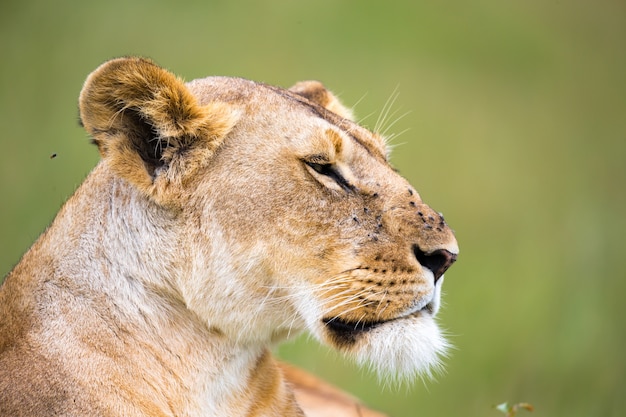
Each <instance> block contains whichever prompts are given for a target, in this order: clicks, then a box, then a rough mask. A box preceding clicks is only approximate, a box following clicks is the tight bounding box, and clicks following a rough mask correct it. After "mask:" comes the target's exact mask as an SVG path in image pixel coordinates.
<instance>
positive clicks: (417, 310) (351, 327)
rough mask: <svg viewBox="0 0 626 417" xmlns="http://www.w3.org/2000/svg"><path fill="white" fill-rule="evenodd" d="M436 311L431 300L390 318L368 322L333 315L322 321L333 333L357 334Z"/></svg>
mask: <svg viewBox="0 0 626 417" xmlns="http://www.w3.org/2000/svg"><path fill="white" fill-rule="evenodd" d="M420 304H422V303H420ZM435 311H436V304H435V301H434V300H431V301H430V302H429V303H427V304H426V305H423V304H422V305H421V306H420V305H419V304H417V305H416V307H414V308H412V309H410V310H408V311H407V312H405V313H404V314H402V315H400V316H397V317H394V318H392V319H389V320H380V321H371V322H368V321H359V322H349V321H345V320H342V319H341V318H339V317H331V318H325V319H322V322H323V323H324V325H325V326H326V327H327V328H328V329H329V330H331V331H332V332H333V333H336V334H339V335H342V336H355V335H358V334H360V333H365V332H368V331H370V330H372V329H375V328H376V327H379V326H382V325H384V324H387V323H392V322H395V321H399V320H403V319H406V318H409V317H417V316H419V315H422V314H428V315H430V316H432V315H433V314H434V312H435Z"/></svg>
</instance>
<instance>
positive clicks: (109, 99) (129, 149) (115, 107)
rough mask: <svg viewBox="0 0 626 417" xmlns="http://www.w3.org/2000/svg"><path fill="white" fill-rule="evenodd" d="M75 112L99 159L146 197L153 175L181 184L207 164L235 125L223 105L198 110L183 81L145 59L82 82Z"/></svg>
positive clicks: (121, 61)
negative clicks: (96, 149)
mask: <svg viewBox="0 0 626 417" xmlns="http://www.w3.org/2000/svg"><path fill="white" fill-rule="evenodd" d="M79 107H80V119H81V123H82V125H83V126H84V127H85V129H86V130H87V132H89V134H91V136H92V137H93V140H94V142H95V143H96V144H97V145H98V149H99V150H100V153H101V154H102V156H103V157H104V158H105V159H109V160H110V162H111V166H112V167H113V168H114V169H115V170H116V172H117V174H118V175H120V176H123V177H125V178H127V179H129V180H130V181H131V182H132V183H134V184H135V185H137V186H138V187H139V188H141V189H143V190H145V191H148V192H150V193H151V194H154V192H155V191H154V188H155V187H157V186H158V184H156V183H155V182H156V180H157V174H163V173H164V175H165V176H166V182H167V183H170V182H181V181H183V180H184V177H185V176H188V175H190V174H192V171H193V170H194V169H197V168H198V167H199V166H201V165H202V164H206V163H207V161H208V160H209V158H210V156H211V155H212V154H213V152H214V151H215V150H216V149H217V147H218V146H219V145H220V143H221V142H222V140H223V138H224V136H226V135H227V134H228V132H229V131H230V129H231V128H232V127H233V125H234V124H235V122H236V117H235V112H234V111H231V109H230V108H229V107H228V106H227V105H226V104H223V103H210V104H208V105H206V106H200V105H198V103H197V101H196V99H195V97H194V96H193V95H192V94H191V92H190V91H189V90H188V89H187V87H186V86H185V84H184V83H183V81H182V80H180V79H179V78H178V77H176V76H175V75H173V74H172V73H170V72H168V71H166V70H165V69H163V68H161V67H159V66H158V65H156V64H155V63H153V62H152V61H150V60H148V59H145V58H134V57H129V58H118V59H113V60H111V61H108V62H105V63H104V64H102V65H101V66H100V67H98V68H97V69H96V70H95V71H94V72H92V73H91V74H90V75H89V77H87V80H86V81H85V84H84V86H83V89H82V91H81V93H80V98H79ZM182 151H184V152H182ZM183 154H184V155H183ZM183 156H184V158H183ZM157 188H158V187H157ZM150 190H152V191H150Z"/></svg>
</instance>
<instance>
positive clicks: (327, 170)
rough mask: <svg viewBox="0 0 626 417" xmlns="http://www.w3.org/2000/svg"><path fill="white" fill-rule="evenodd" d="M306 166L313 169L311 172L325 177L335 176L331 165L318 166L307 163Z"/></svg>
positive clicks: (313, 163)
mask: <svg viewBox="0 0 626 417" xmlns="http://www.w3.org/2000/svg"><path fill="white" fill-rule="evenodd" d="M306 164H307V165H308V166H310V167H311V168H313V171H315V172H317V173H318V174H322V175H325V176H327V177H333V175H337V173H336V171H335V170H333V164H318V163H315V162H308V161H307V163H306Z"/></svg>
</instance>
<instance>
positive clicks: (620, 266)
mask: <svg viewBox="0 0 626 417" xmlns="http://www.w3.org/2000/svg"><path fill="white" fill-rule="evenodd" d="M625 42H626V5H625V3H624V2H623V1H619V0H615V1H611V0H604V1H599V2H591V1H582V0H572V1H567V2H565V1H559V0H512V1H501V0H478V1H473V2H464V1H460V0H456V1H455V0H451V1H443V2H426V1H414V0H404V1H390V2H382V1H379V0H376V1H370V0H359V1H357V0H345V1H342V0H319V1H316V2H300V1H287V0H276V1H238V2H236V1H230V2H229V1H225V0H207V1H197V0H196V1H194V0H186V1H179V2H168V1H147V0H139V1H121V0H108V1H106V2H84V1H82V2H81V1H69V0H60V1H56V2H50V1H43V0H24V1H17V0H5V1H3V2H2V3H0V56H1V57H2V61H1V63H0V132H2V135H1V136H0V143H1V148H0V149H1V151H0V193H1V197H0V235H1V236H2V239H1V241H0V276H3V275H4V274H6V273H7V272H8V271H9V270H10V269H11V267H12V266H13V265H14V264H15V263H16V262H17V261H18V259H19V257H20V255H21V253H23V252H24V251H25V250H26V249H27V248H28V247H29V245H30V244H31V243H32V242H33V241H34V240H35V239H36V237H37V236H38V235H39V233H40V232H41V231H42V230H44V228H45V227H46V225H47V224H48V223H49V222H50V221H51V219H52V218H53V216H54V214H55V213H56V211H57V210H58V208H59V207H60V205H61V204H62V202H63V201H64V200H65V199H66V198H67V197H68V196H69V195H70V194H71V193H72V191H73V190H74V189H75V187H76V186H77V185H78V184H79V183H80V182H81V181H82V179H83V178H84V176H85V175H86V174H87V172H88V171H89V170H90V168H91V167H93V166H94V165H95V163H96V161H97V159H98V155H97V152H96V149H95V147H93V146H90V145H89V144H88V138H87V136H86V134H85V133H84V132H83V131H82V130H81V128H80V127H79V126H78V123H77V113H78V112H77V107H76V102H77V96H78V93H79V91H80V88H81V85H82V82H83V80H84V79H85V77H86V76H87V74H88V73H89V72H90V71H91V70H93V69H94V68H95V67H96V66H97V65H98V64H100V63H101V62H102V61H104V60H106V59H108V58H111V57H115V56H120V55H130V54H139V55H144V56H149V57H152V58H153V59H155V60H156V61H157V62H159V63H160V64H161V65H163V66H165V67H167V68H169V69H171V70H172V71H173V72H175V73H177V74H180V75H181V76H183V77H185V78H186V79H188V80H189V79H193V78H197V77H202V76H206V75H234V76H243V77H246V78H252V79H255V80H259V81H265V82H268V83H272V84H278V85H282V86H289V85H291V84H293V83H294V82H296V81H298V80H302V79H311V78H315V79H320V80H322V81H323V82H324V83H325V84H326V85H327V86H329V87H330V88H331V89H332V90H334V91H335V92H337V93H338V94H339V95H340V96H341V97H342V99H343V101H344V102H345V103H346V104H350V105H352V104H356V103H358V105H357V106H356V111H357V114H358V115H360V116H363V117H365V116H368V115H369V116H368V117H365V119H364V121H363V123H364V124H365V125H369V126H370V127H373V126H374V125H375V123H376V120H377V118H378V115H379V114H380V110H381V108H382V107H383V105H384V104H385V102H386V101H387V100H388V99H389V98H390V97H391V96H392V95H393V93H394V91H396V89H397V92H398V96H397V99H396V100H395V102H394V104H393V107H392V109H393V111H395V114H394V115H392V116H391V117H390V118H389V119H388V120H387V126H390V125H391V124H393V123H394V122H395V124H393V126H391V128H390V130H389V132H388V133H390V134H391V133H394V132H395V133H400V132H403V133H402V134H401V135H399V137H397V138H395V139H394V141H393V142H394V144H395V145H396V147H395V151H394V156H393V162H394V164H395V165H396V166H397V167H398V168H399V169H400V171H401V172H402V173H403V174H404V175H405V176H406V177H408V178H409V180H410V181H411V182H412V183H413V184H414V185H415V186H416V187H417V189H418V190H419V191H420V193H421V194H422V197H423V198H424V199H425V200H426V201H427V202H428V203H429V204H430V205H431V206H433V207H434V208H435V209H437V210H441V211H443V212H444V214H445V215H446V219H447V220H448V222H449V223H450V224H451V225H452V226H453V227H454V228H455V230H456V233H457V237H458V239H459V242H460V245H461V256H460V258H459V261H458V262H457V264H456V265H455V266H454V267H453V268H452V269H451V270H450V271H449V272H448V274H447V279H446V285H445V286H444V288H445V291H446V294H445V302H446V305H445V306H444V309H443V311H442V313H441V315H440V316H441V324H442V326H443V327H445V328H446V329H447V331H448V332H449V334H450V335H451V339H452V341H453V343H454V344H455V346H456V350H455V351H453V353H452V355H451V357H450V358H449V359H448V360H447V371H446V373H445V374H444V375H439V376H438V377H437V379H436V381H425V382H424V383H422V382H421V381H419V380H418V381H417V382H416V383H415V384H414V385H413V386H412V387H402V388H400V389H395V388H390V387H386V388H384V387H381V386H380V385H379V384H377V382H376V381H375V378H374V376H373V375H371V374H369V373H368V372H367V371H366V370H358V369H357V368H356V367H354V366H352V365H350V364H349V363H348V361H346V360H345V359H344V358H340V357H338V356H337V355H336V354H334V353H330V352H328V351H327V350H326V349H325V348H322V347H320V346H319V345H317V344H316V343H315V342H313V341H311V340H308V339H307V338H306V337H304V338H299V339H297V340H296V341H294V342H290V343H288V344H286V345H283V346H282V347H280V348H279V349H278V353H279V354H280V355H281V356H282V357H284V358H287V359H289V360H291V361H292V362H295V363H298V364H300V365H301V366H304V367H306V368H308V369H310V370H312V371H314V372H316V373H318V374H320V375H322V376H324V377H325V378H327V379H329V380H331V381H333V382H334V383H336V384H338V385H340V386H342V387H344V388H346V389H348V390H350V391H351V392H353V393H354V394H356V395H358V396H359V397H361V398H363V399H364V400H365V401H366V402H367V403H368V404H369V405H371V406H373V407H376V408H378V409H381V410H384V411H386V412H388V413H390V414H391V415H394V416H397V417H400V416H416V415H423V416H431V415H434V416H458V415H464V416H484V415H490V413H491V415H496V414H497V412H496V411H495V410H493V409H492V408H491V406H492V404H494V403H497V402H498V401H501V400H503V399H507V400H510V401H512V402H517V401H529V402H531V403H532V404H533V405H534V406H535V407H536V410H537V411H536V412H535V413H534V414H533V415H537V416H542V415H543V416H557V415H561V416H569V417H577V416H580V417H583V416H585V417H588V416H618V415H623V413H624V410H625V409H626V396H624V393H625V392H626V361H625V360H624V352H626V326H625V325H624V320H623V317H624V316H622V314H623V305H624V301H623V300H624V296H625V295H626V280H625V279H624V278H625V277H626V274H625V272H624V267H625V266H626V265H625V264H626V262H625V256H624V254H623V252H624V249H625V248H626V245H625V244H624V232H625V231H626V227H625V222H626V220H625V218H626V216H625V214H626V212H625V210H626V169H625V165H626V160H625V159H626V158H625V157H626V48H625ZM405 113H408V114H406V116H404V117H400V116H401V115H403V114H405ZM52 154H56V155H57V156H56V157H55V158H50V157H51V155H52ZM620 317H622V319H620ZM0 319H1V318H0Z"/></svg>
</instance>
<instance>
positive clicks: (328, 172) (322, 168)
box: [305, 161, 354, 191]
mask: <svg viewBox="0 0 626 417" xmlns="http://www.w3.org/2000/svg"><path fill="white" fill-rule="evenodd" d="M305 163H306V164H307V165H308V166H309V167H311V169H312V170H313V171H315V172H317V173H318V174H320V175H323V176H324V177H327V178H330V179H331V180H333V181H334V182H335V183H336V184H337V185H339V186H340V187H341V188H343V189H344V190H346V191H352V190H353V189H354V186H353V185H352V184H350V183H349V182H348V180H346V179H345V178H344V177H343V175H341V172H339V170H338V169H337V167H336V166H335V165H333V164H330V163H319V162H311V161H305Z"/></svg>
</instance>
